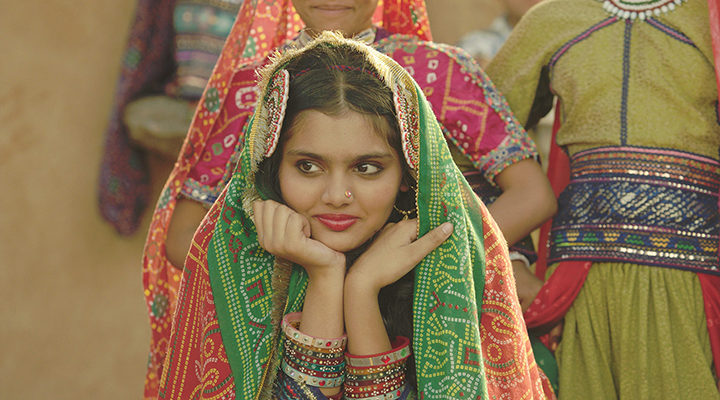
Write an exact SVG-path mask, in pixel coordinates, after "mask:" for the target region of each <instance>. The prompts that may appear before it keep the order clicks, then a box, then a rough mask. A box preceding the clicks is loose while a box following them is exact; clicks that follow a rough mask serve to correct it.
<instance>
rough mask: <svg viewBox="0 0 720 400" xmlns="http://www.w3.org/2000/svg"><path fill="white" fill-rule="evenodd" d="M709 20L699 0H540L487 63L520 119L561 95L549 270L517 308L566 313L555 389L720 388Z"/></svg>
mask: <svg viewBox="0 0 720 400" xmlns="http://www.w3.org/2000/svg"><path fill="white" fill-rule="evenodd" d="M710 5H711V6H712V7H714V8H713V9H714V13H713V14H712V15H713V17H712V25H713V26H714V28H718V23H720V20H719V19H718V18H719V16H718V12H717V2H716V0H711V1H710ZM708 21H709V18H708V2H707V0H690V1H687V2H680V1H676V2H673V1H668V0H651V1H643V2H626V1H621V0H606V1H605V2H598V1H595V0H546V1H543V2H541V3H540V4H538V5H537V6H536V7H534V8H532V9H531V10H530V11H529V12H528V13H527V14H526V15H525V16H524V17H523V19H522V20H521V21H520V23H519V24H518V25H517V26H516V27H515V29H514V30H513V33H512V34H511V35H510V38H509V39H508V40H507V42H506V43H505V45H504V47H503V48H502V49H501V50H500V52H499V53H498V54H497V55H496V57H495V58H494V59H493V60H492V62H491V63H490V65H489V66H488V74H489V75H490V76H491V77H492V79H493V81H494V82H495V83H496V84H497V85H498V87H499V88H500V90H501V91H502V92H503V94H505V96H506V97H507V99H508V102H509V103H510V105H511V107H512V109H513V111H514V112H515V115H516V116H517V118H518V119H519V120H520V121H522V122H523V123H524V124H525V126H526V127H531V126H532V125H534V124H535V123H536V121H537V120H538V118H539V117H540V116H542V115H544V114H545V113H547V112H548V110H550V108H551V106H552V101H553V98H554V97H557V99H558V101H559V106H558V107H559V110H560V112H559V116H560V120H559V123H560V126H559V129H558V130H557V132H556V137H555V140H554V144H555V147H554V149H553V151H551V156H550V160H549V161H550V166H549V173H550V176H551V177H552V178H553V184H554V188H555V187H556V188H557V190H558V191H561V190H562V192H561V193H560V196H559V199H558V214H557V215H556V216H555V218H554V220H553V224H552V228H551V229H550V230H549V241H548V243H547V246H548V248H549V254H548V257H547V263H548V264H550V265H551V268H550V272H552V275H551V276H550V277H549V279H548V281H547V283H546V285H545V287H544V288H543V289H542V290H541V292H540V294H539V296H538V298H537V299H536V300H535V301H534V302H533V304H532V305H531V307H530V308H529V309H528V310H527V312H526V313H525V317H526V322H527V324H528V326H529V327H533V326H545V327H548V326H553V325H554V324H557V323H559V322H560V321H561V320H562V318H563V317H564V327H565V328H564V333H563V337H562V341H561V343H560V345H559V348H558V351H557V356H558V362H559V366H560V388H559V395H560V397H561V398H567V399H580V398H582V399H617V398H620V399H680V398H683V399H718V398H720V395H718V389H717V386H716V382H717V371H720V368H718V367H720V329H719V328H718V327H720V324H719V322H720V269H719V268H718V264H719V263H718V233H719V232H718V230H719V229H720V217H719V214H718V190H719V189H720V162H719V161H718V149H719V148H720V126H719V125H718V112H717V111H718V90H717V86H716V85H715V82H716V68H717V65H718V63H717V58H715V57H717V56H718V55H720V43H718V42H717V40H718V39H720V36H718V33H720V32H718V31H717V30H715V31H714V32H713V36H711V29H710V25H711V24H708ZM713 41H715V43H713ZM566 156H569V160H568V159H567V157H566ZM556 183H557V186H555V184H556ZM563 186H564V190H563ZM541 248H545V243H541Z"/></svg>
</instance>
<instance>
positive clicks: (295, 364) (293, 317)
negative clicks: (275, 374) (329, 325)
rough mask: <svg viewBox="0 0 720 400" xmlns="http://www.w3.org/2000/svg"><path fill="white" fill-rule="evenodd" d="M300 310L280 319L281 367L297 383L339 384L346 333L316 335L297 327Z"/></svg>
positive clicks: (317, 385)
mask: <svg viewBox="0 0 720 400" xmlns="http://www.w3.org/2000/svg"><path fill="white" fill-rule="evenodd" d="M300 317H301V313H292V314H288V315H286V316H285V317H284V318H283V321H282V330H283V332H284V333H285V340H284V342H283V347H284V349H285V353H284V356H283V360H282V362H281V368H282V370H283V372H285V374H287V375H288V376H289V377H290V378H292V379H294V380H295V381H297V382H300V383H304V384H306V385H309V386H316V387H328V388H329V387H338V386H341V385H342V384H343V382H344V380H345V357H344V354H343V353H344V351H345V344H346V343H347V336H344V335H343V336H342V337H339V338H334V339H325V338H317V337H313V336H310V335H306V334H304V333H302V332H300V331H299V330H298V326H299V325H300Z"/></svg>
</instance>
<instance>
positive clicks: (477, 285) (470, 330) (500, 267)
mask: <svg viewBox="0 0 720 400" xmlns="http://www.w3.org/2000/svg"><path fill="white" fill-rule="evenodd" d="M324 40H327V41H330V42H331V43H333V45H336V46H340V45H343V46H347V47H348V48H349V49H354V50H353V51H360V52H361V53H362V54H365V56H366V58H367V59H368V61H369V62H371V63H372V65H374V66H375V67H376V69H377V70H378V72H379V73H380V75H381V76H382V77H384V79H383V80H384V81H385V82H387V84H388V85H389V86H390V87H392V88H394V93H395V94H396V95H397V96H402V97H403V98H404V101H401V102H398V104H400V108H401V109H402V110H403V113H404V114H405V115H408V118H410V120H417V121H418V126H419V131H415V132H405V134H406V135H408V136H407V137H409V138H410V142H411V143H412V144H413V146H412V147H411V148H412V149H418V154H415V157H417V159H418V160H419V163H418V166H419V167H418V170H417V173H418V176H419V180H418V186H417V187H418V191H417V214H418V219H419V235H423V234H424V233H426V232H428V231H429V230H430V229H432V228H433V227H435V226H438V225H439V224H441V223H443V222H445V221H450V222H452V223H453V225H454V226H455V230H454V233H453V235H452V236H451V237H450V238H449V239H448V240H447V241H446V242H444V243H443V244H442V245H441V246H440V247H438V248H437V249H436V250H434V251H433V252H431V253H430V254H429V255H428V256H427V257H425V259H424V260H423V261H421V263H420V264H418V266H416V268H415V289H414V297H413V315H414V335H413V338H414V342H413V353H414V357H415V360H416V365H417V381H418V387H417V395H418V397H419V398H472V399H475V398H482V399H488V398H503V397H507V398H527V399H530V398H545V392H544V390H547V393H548V395H549V396H550V397H553V394H552V391H551V389H549V387H548V386H546V385H545V381H544V380H543V379H542V377H541V373H540V372H539V371H538V369H537V366H536V365H535V361H534V359H533V357H532V351H531V350H530V342H529V339H528V337H527V334H526V333H525V327H524V323H523V321H522V318H521V314H520V308H519V304H518V301H517V296H516V295H515V287H514V280H513V277H512V270H511V268H510V264H509V259H508V255H507V247H506V245H505V242H504V240H503V239H502V236H501V235H500V234H499V230H498V229H497V226H496V225H495V223H494V222H493V221H492V219H491V218H490V217H489V214H488V213H487V210H486V209H485V207H484V206H483V204H482V203H481V202H479V201H478V199H477V197H476V196H475V195H474V194H473V193H472V191H471V190H470V188H469V186H468V185H467V183H466V182H465V180H464V179H463V177H462V174H461V173H460V171H459V170H458V169H457V167H456V166H455V165H454V163H453V162H452V157H451V155H450V152H449V150H448V147H447V144H446V142H445V140H444V138H443V135H442V131H441V129H440V127H439V125H438V124H437V122H436V120H435V118H434V115H433V113H432V111H431V110H430V109H429V106H428V103H427V101H426V100H425V98H424V97H423V96H422V94H421V92H420V90H419V88H418V87H417V86H415V83H414V82H413V81H412V79H411V78H410V76H409V75H408V74H407V73H406V72H405V71H404V70H403V69H402V68H401V67H400V66H399V65H397V64H396V63H394V62H393V61H392V60H391V59H389V58H387V57H384V56H382V55H381V54H379V53H377V52H373V51H372V50H371V49H370V48H368V47H366V46H363V45H360V44H357V43H356V42H352V41H347V40H342V39H338V38H332V37H328V38H325V39H324ZM319 43H320V44H315V45H324V44H323V42H322V41H319ZM294 53H295V52H292V51H291V52H288V53H286V54H285V55H284V56H283V57H282V58H281V59H279V60H276V61H275V63H274V64H273V66H272V68H271V69H268V70H267V71H268V72H267V75H266V76H265V77H264V79H263V83H262V84H261V87H263V88H264V90H263V93H264V94H265V95H267V88H266V85H267V82H269V81H270V80H271V79H273V76H274V75H275V74H276V73H277V70H278V69H279V68H281V66H282V65H284V62H285V61H286V60H288V59H290V58H291V57H293V56H294ZM268 75H269V76H268ZM263 98H265V96H264V97H263ZM264 106H265V102H261V103H260V108H259V109H258V110H257V111H256V114H257V115H264V111H263V108H264ZM267 121H268V120H267V119H264V118H255V119H254V123H253V124H252V125H251V127H250V128H249V132H250V133H249V137H248V139H247V145H246V146H245V148H244V149H243V152H242V155H241V159H240V162H239V164H238V167H237V169H236V170H235V172H234V175H233V178H232V179H231V181H230V183H229V185H228V186H227V187H226V188H225V190H223V192H222V194H221V196H220V198H219V199H218V201H217V202H216V203H215V204H214V205H213V206H212V208H211V209H210V212H209V214H208V216H207V217H206V219H205V220H204V221H203V223H202V225H201V227H200V228H199V229H198V231H197V232H196V236H195V238H194V240H193V244H192V247H191V251H190V255H189V257H188V261H187V263H186V268H185V273H184V274H185V276H184V279H185V280H184V283H183V286H182V289H181V291H180V297H179V300H180V301H179V303H178V307H177V311H176V314H175V316H176V317H175V320H174V329H173V334H172V336H171V338H170V350H169V352H168V356H167V357H166V365H165V369H164V371H163V377H162V381H161V387H160V392H159V393H160V396H159V397H160V398H211V397H213V398H214V397H216V396H218V395H225V396H226V398H233V396H232V394H231V393H235V398H243V399H245V398H269V397H270V396H271V392H272V388H273V385H274V382H275V381H276V374H277V366H278V362H279V356H278V354H279V352H280V345H281V344H280V340H279V335H278V331H279V324H280V320H281V318H282V316H283V315H284V314H285V313H289V312H295V311H298V310H299V309H300V308H301V306H302V303H303V297H304V290H305V287H306V285H307V276H306V275H305V274H304V272H303V269H302V268H301V267H299V266H297V265H294V266H292V265H285V264H283V263H279V262H277V261H276V260H275V259H274V257H273V256H272V255H271V254H269V253H267V252H265V251H263V250H262V249H261V248H260V247H259V245H258V243H257V241H256V238H255V235H256V232H255V228H254V225H253V224H252V220H251V219H250V216H249V214H248V211H247V210H248V207H250V203H251V201H252V200H253V199H256V198H258V196H260V194H259V193H257V192H256V189H255V186H254V169H255V168H256V165H257V163H258V162H259V161H260V160H261V159H262V154H264V153H265V151H266V150H267V148H266V146H267V135H268V134H269V131H270V130H271V129H272V128H270V127H269V125H268V123H267ZM478 317H479V318H478ZM218 327H219V329H218Z"/></svg>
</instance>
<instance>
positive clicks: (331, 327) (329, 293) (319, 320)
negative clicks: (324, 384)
mask: <svg viewBox="0 0 720 400" xmlns="http://www.w3.org/2000/svg"><path fill="white" fill-rule="evenodd" d="M344 278H345V268H344V266H342V268H338V269H335V270H331V271H327V273H324V274H322V275H319V276H313V277H312V278H311V279H310V280H309V282H308V287H307V290H306V292H305V303H304V304H303V311H302V320H301V321H300V332H302V333H304V334H306V335H309V336H313V337H316V338H325V339H334V338H339V337H341V336H342V335H343V333H344V326H343V325H344V324H343V280H344ZM340 390H341V387H335V388H320V391H321V392H322V393H323V394H325V395H327V396H332V395H334V394H337V393H339V392H340Z"/></svg>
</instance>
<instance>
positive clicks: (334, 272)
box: [303, 259, 345, 285]
mask: <svg viewBox="0 0 720 400" xmlns="http://www.w3.org/2000/svg"><path fill="white" fill-rule="evenodd" d="M303 267H304V268H305V272H307V274H308V278H309V279H310V281H314V282H318V283H322V284H330V285H342V284H343V282H344V281H345V260H344V259H342V260H340V259H338V260H333V261H331V262H329V263H327V264H326V265H317V266H308V267H306V266H303Z"/></svg>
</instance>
